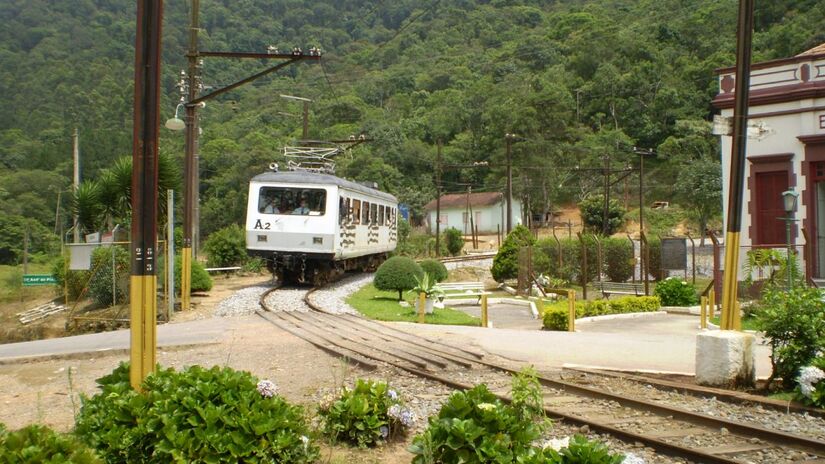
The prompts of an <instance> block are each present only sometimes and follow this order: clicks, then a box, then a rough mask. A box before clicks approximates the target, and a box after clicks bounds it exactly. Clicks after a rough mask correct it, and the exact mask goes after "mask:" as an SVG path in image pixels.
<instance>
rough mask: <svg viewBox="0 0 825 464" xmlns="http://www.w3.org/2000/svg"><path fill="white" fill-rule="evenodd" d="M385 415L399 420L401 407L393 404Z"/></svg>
mask: <svg viewBox="0 0 825 464" xmlns="http://www.w3.org/2000/svg"><path fill="white" fill-rule="evenodd" d="M387 415H388V416H390V417H394V418H396V419H399V418H400V417H401V405H398V404H394V405H392V406H390V408H389V409H387Z"/></svg>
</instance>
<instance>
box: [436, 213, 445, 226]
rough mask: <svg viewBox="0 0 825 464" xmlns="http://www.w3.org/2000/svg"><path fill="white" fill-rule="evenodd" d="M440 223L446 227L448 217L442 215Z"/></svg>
mask: <svg viewBox="0 0 825 464" xmlns="http://www.w3.org/2000/svg"><path fill="white" fill-rule="evenodd" d="M438 222H439V223H440V224H441V225H442V226H446V225H447V215H446V214H442V215H441V219H440V220H439V221H438Z"/></svg>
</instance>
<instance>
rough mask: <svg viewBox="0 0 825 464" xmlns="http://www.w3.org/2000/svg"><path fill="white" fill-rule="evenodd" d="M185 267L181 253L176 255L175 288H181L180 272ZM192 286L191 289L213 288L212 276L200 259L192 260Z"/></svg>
mask: <svg viewBox="0 0 825 464" xmlns="http://www.w3.org/2000/svg"><path fill="white" fill-rule="evenodd" d="M182 267H183V264H182V259H181V257H180V255H177V256H175V288H177V289H180V273H181V269H182ZM191 271H192V272H191V274H192V286H191V288H190V291H192V292H198V291H209V290H212V277H209V273H208V272H206V268H204V267H203V264H201V263H199V262H198V261H194V260H193V261H192V269H191Z"/></svg>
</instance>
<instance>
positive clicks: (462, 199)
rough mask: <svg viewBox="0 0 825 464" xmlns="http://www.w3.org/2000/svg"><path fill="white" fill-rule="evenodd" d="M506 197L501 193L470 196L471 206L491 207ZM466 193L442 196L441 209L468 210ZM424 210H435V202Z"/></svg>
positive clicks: (473, 194)
mask: <svg viewBox="0 0 825 464" xmlns="http://www.w3.org/2000/svg"><path fill="white" fill-rule="evenodd" d="M503 197H504V195H503V194H501V193H500V192H481V193H471V194H470V205H471V206H491V205H495V204H496V203H499V202H501V201H502V199H503ZM466 207H467V194H466V193H450V194H447V195H442V196H441V209H444V208H466ZM424 209H425V210H427V211H432V210H434V209H435V200H433V201H431V202H429V203H427V204H426V205H424Z"/></svg>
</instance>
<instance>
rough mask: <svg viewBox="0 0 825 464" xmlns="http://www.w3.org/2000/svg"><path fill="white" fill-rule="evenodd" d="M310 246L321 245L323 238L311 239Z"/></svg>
mask: <svg viewBox="0 0 825 464" xmlns="http://www.w3.org/2000/svg"><path fill="white" fill-rule="evenodd" d="M312 244H313V245H323V244H324V238H323V237H312Z"/></svg>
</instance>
